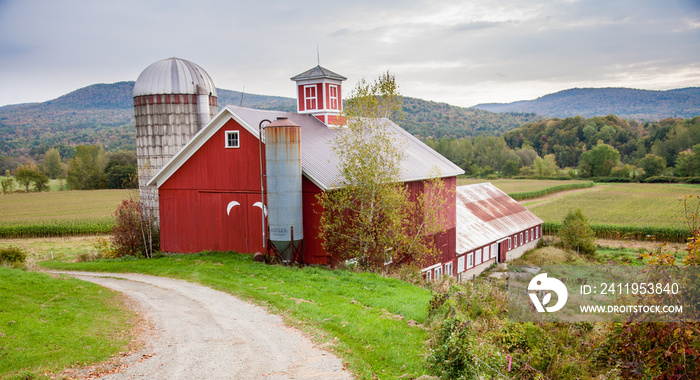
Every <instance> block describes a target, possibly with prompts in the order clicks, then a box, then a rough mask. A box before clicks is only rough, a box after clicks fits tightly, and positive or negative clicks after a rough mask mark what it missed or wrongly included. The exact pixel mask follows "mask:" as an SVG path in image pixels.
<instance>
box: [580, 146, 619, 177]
mask: <svg viewBox="0 0 700 380" xmlns="http://www.w3.org/2000/svg"><path fill="white" fill-rule="evenodd" d="M619 161H620V152H618V151H617V149H615V148H613V147H612V146H610V145H608V144H604V143H603V142H602V141H598V145H596V146H595V147H594V148H593V149H591V150H589V151H588V152H586V153H583V154H582V155H581V163H580V164H579V169H580V170H581V175H582V176H584V177H607V176H609V175H610V172H611V171H612V169H613V168H614V167H615V166H617V164H618V162H619Z"/></svg>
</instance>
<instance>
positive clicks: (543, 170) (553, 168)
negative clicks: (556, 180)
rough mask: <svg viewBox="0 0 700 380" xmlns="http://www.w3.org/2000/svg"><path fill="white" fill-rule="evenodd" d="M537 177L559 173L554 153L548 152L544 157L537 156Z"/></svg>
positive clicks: (535, 167) (534, 165)
mask: <svg viewBox="0 0 700 380" xmlns="http://www.w3.org/2000/svg"><path fill="white" fill-rule="evenodd" d="M533 167H534V170H535V175H536V176H537V177H542V178H547V177H554V176H555V175H556V174H557V169H559V168H558V167H557V163H556V161H555V157H554V155H553V154H548V155H546V156H544V158H540V157H537V158H535V162H534V164H533Z"/></svg>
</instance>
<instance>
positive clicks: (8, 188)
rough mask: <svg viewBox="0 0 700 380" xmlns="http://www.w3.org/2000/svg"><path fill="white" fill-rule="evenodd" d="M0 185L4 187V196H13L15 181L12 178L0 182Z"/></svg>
mask: <svg viewBox="0 0 700 380" xmlns="http://www.w3.org/2000/svg"><path fill="white" fill-rule="evenodd" d="M8 174H9V173H8ZM0 185H2V193H3V194H12V193H14V192H15V179H14V178H12V177H10V176H7V177H5V178H3V179H2V180H0Z"/></svg>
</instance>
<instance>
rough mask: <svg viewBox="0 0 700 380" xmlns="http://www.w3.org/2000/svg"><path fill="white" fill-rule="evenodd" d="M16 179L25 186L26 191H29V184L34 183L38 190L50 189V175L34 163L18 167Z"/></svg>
mask: <svg viewBox="0 0 700 380" xmlns="http://www.w3.org/2000/svg"><path fill="white" fill-rule="evenodd" d="M15 179H16V180H17V182H18V183H19V184H20V185H21V186H23V187H24V189H25V191H26V192H29V186H31V185H32V184H33V185H34V189H35V190H36V191H47V190H48V189H49V177H47V176H46V174H44V173H41V172H39V169H38V168H37V166H36V165H33V164H27V165H23V166H20V168H19V169H17V175H16V176H15Z"/></svg>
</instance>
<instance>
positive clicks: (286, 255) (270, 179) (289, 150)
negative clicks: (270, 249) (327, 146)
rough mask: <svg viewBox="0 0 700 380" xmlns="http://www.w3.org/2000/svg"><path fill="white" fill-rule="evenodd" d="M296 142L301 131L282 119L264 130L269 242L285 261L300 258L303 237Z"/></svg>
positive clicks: (284, 118)
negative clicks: (295, 254)
mask: <svg viewBox="0 0 700 380" xmlns="http://www.w3.org/2000/svg"><path fill="white" fill-rule="evenodd" d="M300 139H301V128H300V127H299V125H297V124H295V123H293V122H292V121H290V120H289V119H287V118H286V117H279V118H277V120H275V121H273V122H272V123H270V124H268V125H267V126H266V127H265V163H266V168H267V176H266V178H267V209H268V219H267V220H268V226H269V229H270V236H269V240H270V241H271V242H272V244H273V245H274V247H275V248H276V249H277V251H278V252H279V253H280V255H281V256H282V259H283V260H285V261H291V260H292V259H293V258H294V253H295V252H296V253H297V254H298V255H299V257H301V254H300V252H299V251H300V249H301V243H302V239H303V238H304V228H303V218H302V193H301V144H300V142H301V140H300ZM292 242H293V244H292Z"/></svg>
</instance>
